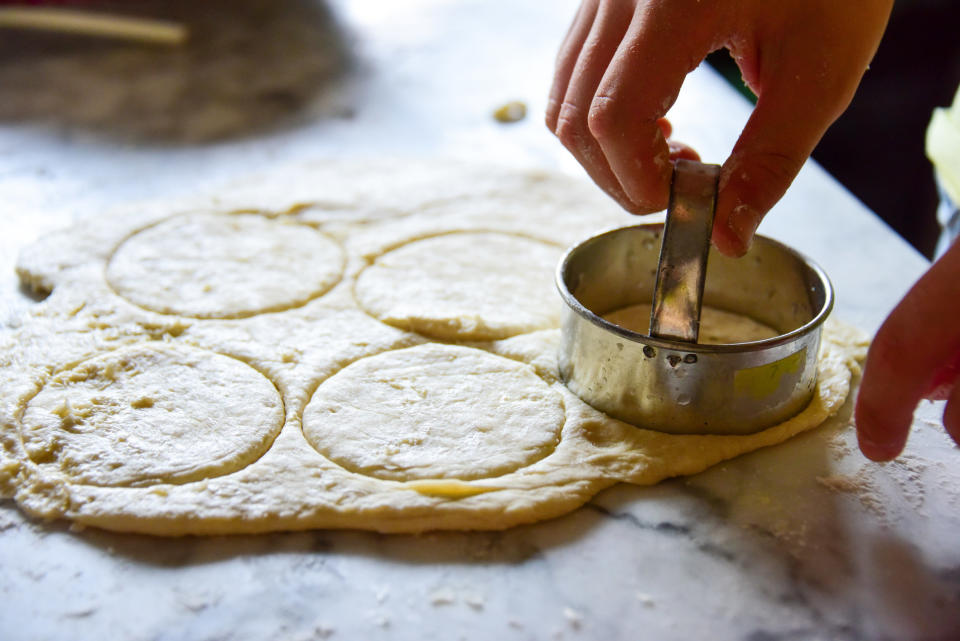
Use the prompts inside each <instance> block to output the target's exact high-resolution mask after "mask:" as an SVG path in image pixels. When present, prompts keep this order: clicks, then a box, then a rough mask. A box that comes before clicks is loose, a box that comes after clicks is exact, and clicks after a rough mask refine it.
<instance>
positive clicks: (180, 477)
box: [21, 343, 284, 487]
mask: <svg viewBox="0 0 960 641" xmlns="http://www.w3.org/2000/svg"><path fill="white" fill-rule="evenodd" d="M283 419H284V411H283V403H282V401H281V400H280V396H279V395H278V393H277V390H276V388H275V387H274V386H273V384H272V383H271V382H270V381H269V380H267V379H266V378H265V377H264V376H263V375H262V374H260V373H259V372H257V371H256V370H255V369H253V368H252V367H250V366H249V365H246V364H244V363H242V362H240V361H238V360H236V359H234V358H230V357H228V356H223V355H221V354H216V353H213V352H208V351H206V350H201V349H196V348H193V347H188V346H185V345H176V344H168V343H158V344H152V343H147V344H142V345H135V346H132V347H125V348H121V349H119V350H117V351H115V352H110V353H108V354H103V355H100V356H97V357H95V358H92V359H90V360H88V361H84V362H82V363H80V364H79V365H76V366H74V367H72V368H70V369H67V370H64V371H62V372H60V373H59V374H56V375H55V376H54V377H53V378H52V379H50V380H49V381H48V382H47V383H46V385H44V387H43V389H41V390H40V392H39V393H37V395H36V396H34V397H33V398H32V399H31V400H30V402H29V403H28V404H27V406H26V409H25V411H24V414H23V418H22V421H21V438H22V439H23V444H24V447H25V449H26V451H27V454H28V455H29V456H30V458H31V459H32V460H33V461H34V462H35V463H38V464H40V465H46V466H53V467H54V468H55V469H57V470H59V472H60V473H62V474H63V475H64V476H65V477H67V478H68V479H69V480H70V481H71V482H74V483H84V484H90V485H100V486H113V487H116V486H121V487H124V486H144V485H151V484H156V483H186V482H189V481H195V480H198V479H202V478H209V477H213V476H220V475H223V474H229V473H231V472H235V471H237V470H239V469H241V468H243V467H245V466H246V465H248V464H250V463H251V462H253V461H255V460H256V459H257V458H259V457H260V456H261V455H262V454H263V452H265V451H266V449H267V448H268V447H269V446H270V444H271V443H272V442H273V439H274V437H275V436H276V435H277V433H278V432H279V431H280V428H281V427H282V425H283Z"/></svg>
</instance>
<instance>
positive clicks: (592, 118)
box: [587, 96, 617, 139]
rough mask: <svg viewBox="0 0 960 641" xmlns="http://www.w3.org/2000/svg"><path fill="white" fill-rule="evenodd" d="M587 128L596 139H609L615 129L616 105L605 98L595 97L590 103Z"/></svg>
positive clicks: (611, 100)
mask: <svg viewBox="0 0 960 641" xmlns="http://www.w3.org/2000/svg"><path fill="white" fill-rule="evenodd" d="M587 128H588V129H589V130H590V133H591V134H592V135H593V136H594V137H595V138H597V139H606V138H610V137H611V136H612V135H613V133H614V132H615V131H616V129H617V115H616V103H615V102H614V100H613V99H611V98H609V97H607V96H597V97H596V98H594V99H593V102H592V103H590V113H589V114H587Z"/></svg>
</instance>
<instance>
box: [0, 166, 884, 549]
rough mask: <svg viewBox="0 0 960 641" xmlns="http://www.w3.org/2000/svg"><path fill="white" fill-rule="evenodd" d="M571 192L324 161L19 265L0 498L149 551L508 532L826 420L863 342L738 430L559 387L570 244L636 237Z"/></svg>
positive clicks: (1, 390) (2, 341)
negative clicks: (212, 538)
mask: <svg viewBox="0 0 960 641" xmlns="http://www.w3.org/2000/svg"><path fill="white" fill-rule="evenodd" d="M636 223H637V219H636V218H634V217H631V216H628V215H627V214H625V213H623V212H621V211H619V209H618V208H616V207H615V206H614V205H613V204H612V203H610V202H608V201H607V199H606V198H605V197H603V196H602V195H601V194H599V193H598V192H597V190H596V189H595V188H593V187H592V186H589V185H586V184H583V183H581V182H579V181H577V180H573V179H571V178H569V177H565V176H559V175H552V174H548V173H543V172H531V171H517V170H508V169H502V168H491V167H479V166H473V165H464V164H457V163H439V164H437V163H430V162H421V163H418V162H407V163H403V164H401V163H397V162H392V161H388V160H383V161H377V162H361V161H352V162H342V161H337V162H317V163H312V164H301V165H297V166H295V167H287V168H282V169H278V170H276V171H272V172H268V173H266V174H263V175H259V176H254V177H251V178H249V179H247V180H244V181H242V182H239V183H237V184H235V185H231V186H226V187H222V188H220V189H218V190H217V191H216V192H215V193H212V194H209V195H206V196H197V197H195V198H193V199H191V200H188V201H177V202H167V203H147V204H142V205H131V206H129V207H125V208H123V209H121V210H118V211H115V212H108V213H103V214H101V215H97V216H94V217H90V219H89V220H88V221H87V222H86V223H84V224H82V225H78V226H76V227H74V228H71V229H68V230H64V231H63V232H59V233H54V234H51V235H49V236H47V237H44V238H41V239H39V240H38V241H37V242H35V243H34V244H32V245H30V246H28V247H25V248H24V249H23V251H22V253H21V255H20V257H19V261H18V273H19V275H20V277H21V279H22V280H23V282H24V283H25V284H26V285H27V286H29V287H32V288H34V289H35V290H37V291H39V292H44V293H49V296H48V297H47V298H46V299H45V300H43V301H42V302H40V303H38V304H37V305H36V306H35V308H33V309H32V310H31V311H30V312H29V313H27V314H25V315H23V317H21V318H18V319H16V320H15V321H14V322H13V323H12V325H11V326H10V327H7V328H5V329H4V331H3V332H2V334H0V370H2V380H0V493H2V495H3V496H10V497H13V498H15V499H16V501H17V503H18V504H19V505H20V506H21V508H22V509H24V510H25V511H26V512H28V513H30V514H32V515H35V516H38V517H43V518H51V519H52V518H65V519H69V520H72V521H74V522H76V523H78V524H83V525H91V526H97V527H102V528H106V529H111V530H119V531H129V532H143V533H150V534H157V535H171V536H173V535H185V534H221V533H248V532H267V531H276V530H299V529H308V528H360V529H367V530H376V531H381V532H422V531H427V530H433V529H480V530H484V529H502V528H507V527H511V526H514V525H518V524H522V523H530V522H534V521H538V520H543V519H548V518H552V517H556V516H559V515H561V514H564V513H566V512H569V511H571V510H573V509H575V508H577V507H578V506H580V505H582V504H583V503H584V502H586V501H587V500H589V499H590V497H592V496H593V495H594V494H596V493H597V492H599V491H600V490H602V489H604V488H606V487H608V486H610V485H613V484H615V483H618V482H627V483H636V484H652V483H656V482H658V481H660V480H662V479H665V478H668V477H672V476H678V475H686V474H695V473H697V472H699V471H701V470H704V469H706V468H707V467H709V466H711V465H714V464H716V463H718V462H720V461H723V460H726V459H729V458H732V457H735V456H737V455H739V454H742V453H745V452H749V451H752V450H755V449H757V448H760V447H766V446H769V445H774V444H776V443H779V442H782V441H784V440H785V439H788V438H790V437H791V436H794V435H795V434H797V433H800V432H802V431H804V430H808V429H811V428H813V427H815V426H817V425H819V424H821V423H822V422H824V421H825V420H826V419H828V417H830V416H831V415H833V414H835V413H836V412H837V411H838V410H839V409H840V407H841V406H842V405H843V403H844V402H845V400H846V398H847V397H848V395H849V394H850V385H851V378H852V374H854V373H856V372H857V371H858V361H859V360H861V359H862V358H863V355H864V352H865V346H866V341H865V340H864V337H863V336H862V335H861V334H860V333H858V332H856V331H855V330H852V329H851V328H849V327H846V326H843V325H840V324H839V323H831V324H828V326H827V328H826V331H825V336H824V341H823V345H822V349H821V354H820V369H819V383H818V390H817V394H816V396H815V397H814V399H813V401H812V402H811V403H810V405H809V407H807V408H806V409H805V410H804V411H803V412H801V413H800V414H799V415H797V416H796V417H794V418H792V419H790V420H789V421H786V422H784V423H782V424H780V425H776V426H773V427H771V428H769V429H767V430H764V431H762V432H760V433H758V434H753V435H749V436H678V435H668V434H662V433H658V432H653V431H650V430H644V429H641V428H637V427H634V426H632V425H627V424H624V423H621V422H619V421H616V420H614V419H611V418H609V417H607V416H605V415H603V414H602V413H600V412H598V411H596V410H594V409H593V408H591V407H590V406H588V405H586V404H584V403H583V402H582V401H580V400H579V399H578V398H577V397H575V396H574V395H573V394H571V393H570V392H569V391H568V390H567V388H566V387H565V386H564V385H563V383H562V382H561V381H560V380H559V378H558V374H557V363H556V351H557V346H558V339H559V330H558V329H557V325H558V318H559V314H560V308H561V304H562V303H561V300H560V298H559V295H558V294H557V293H556V290H555V287H554V285H553V270H554V268H555V265H556V262H557V260H558V259H559V257H560V256H561V254H562V252H563V248H565V247H567V246H569V245H571V244H573V243H575V242H578V241H579V240H582V239H583V238H585V237H587V236H589V235H591V234H593V233H596V232H598V231H600V230H603V229H609V228H611V227H616V226H622V225H628V224H636Z"/></svg>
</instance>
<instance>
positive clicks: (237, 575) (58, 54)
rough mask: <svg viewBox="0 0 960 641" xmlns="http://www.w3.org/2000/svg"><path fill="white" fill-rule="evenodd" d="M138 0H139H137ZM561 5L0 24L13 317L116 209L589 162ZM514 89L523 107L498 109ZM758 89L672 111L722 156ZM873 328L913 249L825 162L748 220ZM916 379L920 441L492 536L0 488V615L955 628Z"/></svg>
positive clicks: (682, 489) (673, 487) (775, 452)
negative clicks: (89, 27) (311, 524)
mask: <svg viewBox="0 0 960 641" xmlns="http://www.w3.org/2000/svg"><path fill="white" fill-rule="evenodd" d="M120 4H126V3H120ZM575 4H576V3H575V2H574V1H573V0H563V1H562V2H541V1H538V0H512V1H510V2H501V1H499V0H497V1H492V0H464V1H461V2H452V1H443V0H412V1H410V2H384V1H374V0H337V1H336V2H330V3H329V4H322V3H315V2H310V1H308V0H283V1H279V2H266V1H265V0H259V1H258V0H241V1H239V2H226V1H225V0H207V1H205V2H202V3H194V2H187V1H186V0H182V1H180V0H178V1H175V2H160V1H159V0H158V1H156V2H154V1H153V0H150V1H148V2H138V3H134V4H132V5H131V6H132V9H129V10H132V11H140V12H144V13H151V14H154V15H166V16H169V17H174V18H179V19H183V20H186V21H188V22H189V23H190V24H191V25H193V27H194V33H195V36H196V39H195V40H194V42H193V43H192V44H191V45H190V46H189V47H188V48H186V49H183V50H173V51H165V50H154V49H143V48H139V47H136V46H132V45H120V44H108V43H98V42H89V41H84V40H81V39H78V38H69V39H65V38H61V37H56V36H37V35H27V34H14V33H8V32H3V33H0V300H2V307H0V317H2V318H9V317H11V316H13V315H15V314H17V313H19V312H20V311H22V310H24V309H27V308H29V306H30V305H32V304H33V301H32V300H30V299H29V298H28V297H26V296H25V295H24V293H23V292H22V291H20V290H19V289H18V286H17V282H16V279H15V277H14V275H13V272H12V266H13V263H14V257H15V253H16V251H17V248H18V247H20V246H22V245H23V244H25V243H27V242H29V241H30V239H32V238H34V237H36V236H37V235H39V234H42V233H44V232H46V231H49V230H51V229H54V228H56V227H59V226H62V225H65V224H68V223H69V222H71V221H75V220H76V221H81V222H82V221H83V220H84V219H86V218H88V217H92V216H96V215H97V214H98V212H100V211H102V210H103V209H105V208H109V207H113V206H116V205H117V204H118V203H124V202H127V201H131V200H138V199H153V198H158V197H159V198H162V197H166V196H174V195H178V194H182V193H188V192H190V191H193V190H197V189H208V188H209V187H210V186H211V185H215V184H217V183H222V182H227V181H230V180H231V179H235V178H236V177H238V176H242V175H244V174H246V173H248V172H251V171H254V170H257V169H260V168H263V167H267V166H270V165H272V164H275V163H279V162H288V161H296V160H299V159H307V158H313V157H322V156H331V155H335V154H339V155H344V154H347V155H356V156H364V155H371V154H376V155H392V156H395V155H404V154H409V155H417V156H437V157H457V158H476V159H484V160H488V161H491V162H497V163H503V164H511V165H525V166H538V167H546V168H551V169H556V170H559V171H564V172H568V173H569V174H570V175H571V179H576V180H582V179H583V174H582V172H581V170H580V169H579V168H578V167H577V166H576V164H575V163H574V161H573V160H572V159H571V158H570V157H569V156H568V155H567V154H566V153H565V152H564V151H563V150H562V148H560V146H559V144H558V143H556V141H554V140H553V139H552V138H551V137H550V136H549V134H548V132H546V130H545V129H544V127H543V124H542V120H541V117H540V114H541V113H542V112H543V108H544V105H545V96H546V91H547V88H548V87H549V83H550V74H551V68H552V63H553V56H554V52H555V50H556V48H557V46H558V43H559V41H560V39H561V38H562V36H563V34H564V32H565V29H566V26H567V23H568V22H569V20H570V19H571V17H572V15H573V11H574V8H575ZM508 100H523V101H525V102H526V103H527V105H528V107H529V114H530V115H529V116H528V118H527V119H526V120H524V121H522V122H519V123H515V124H511V125H502V124H499V123H497V122H495V121H494V120H493V119H492V118H491V112H492V111H493V110H494V109H495V108H496V107H497V106H499V105H500V104H502V103H504V102H506V101H508ZM747 114H748V106H747V104H746V103H745V102H744V101H742V100H741V99H740V98H739V96H737V95H736V94H735V93H734V92H732V91H731V90H730V89H728V88H727V87H726V86H725V85H724V84H723V82H722V81H721V80H720V79H719V78H718V77H717V76H715V75H714V74H712V73H711V72H710V71H709V70H707V69H699V70H697V71H696V72H695V73H694V74H693V75H692V76H691V77H690V78H689V80H688V82H687V83H686V85H685V87H684V90H683V92H682V93H681V95H680V98H679V100H678V102H677V104H676V105H675V107H674V109H673V110H672V111H671V114H670V117H671V119H672V120H673V122H674V126H675V131H676V132H677V135H678V137H680V138H681V139H683V140H685V141H686V142H688V143H691V144H693V145H694V146H695V147H697V148H698V149H699V150H700V151H701V153H702V155H703V156H704V158H705V159H706V160H708V161H713V162H719V161H721V160H722V158H723V157H724V155H725V153H726V151H727V150H729V148H730V147H731V146H732V144H733V141H734V140H735V139H736V136H737V132H738V131H739V128H740V127H741V126H742V124H743V123H744V122H745V120H746V117H747ZM761 232H762V233H766V234H769V235H772V236H775V237H777V238H780V239H783V240H785V241H786V242H788V243H789V244H791V245H793V246H794V247H797V248H798V249H800V250H801V251H803V252H805V253H807V254H809V255H810V256H812V257H813V258H814V259H815V260H817V261H818V262H820V263H821V264H822V265H823V266H824V267H825V268H826V270H827V272H828V273H829V274H830V275H831V277H832V279H833V281H834V284H835V285H836V288H837V290H838V305H837V309H836V314H837V315H838V316H839V317H841V318H843V319H844V320H847V321H848V322H853V323H855V324H858V325H860V326H862V327H864V328H865V329H868V330H872V329H874V328H875V327H876V326H877V325H878V324H879V323H880V322H881V320H882V319H883V317H884V315H885V314H886V312H887V311H888V310H889V308H890V307H891V306H892V305H893V304H894V303H895V302H896V301H897V300H898V299H899V297H900V296H901V295H902V294H903V292H904V291H905V290H906V289H907V287H909V285H910V284H911V283H912V282H913V280H914V279H915V278H916V277H917V276H918V275H919V274H920V273H921V272H922V270H923V269H924V268H925V264H926V263H925V261H924V260H923V259H922V258H921V257H920V256H918V255H917V254H916V253H914V252H913V250H911V249H910V248H909V247H908V246H907V245H906V244H905V243H904V242H902V241H901V240H900V239H898V238H897V237H896V236H894V235H893V234H892V233H891V232H890V231H889V230H888V229H886V228H885V227H884V226H883V224H882V223H880V222H878V221H877V220H876V219H875V218H874V217H873V216H872V215H871V214H870V212H868V211H867V210H865V209H864V208H863V207H862V206H861V205H860V204H859V203H857V202H856V201H855V199H853V198H852V197H851V196H850V195H849V194H848V193H847V192H846V191H844V190H843V188H842V187H840V186H839V185H838V184H836V183H835V182H834V181H833V180H832V179H831V178H830V177H829V176H827V175H826V174H825V173H824V172H823V171H822V170H821V169H819V168H818V167H816V166H815V165H813V164H808V166H807V167H805V169H804V171H803V172H802V173H801V175H800V177H799V178H798V180H797V181H796V183H795V184H794V187H793V188H792V189H791V191H790V192H789V193H788V194H787V196H786V197H785V198H784V200H783V201H782V202H781V203H780V204H779V205H778V206H777V207H776V209H775V211H774V212H773V213H772V214H771V215H770V217H769V218H768V219H767V221H765V222H764V224H763V226H762V227H761ZM940 411H942V406H941V405H936V404H925V405H924V406H922V407H921V409H920V410H919V412H918V414H917V418H916V421H915V426H914V432H913V434H912V436H911V440H910V443H909V445H908V449H907V451H906V453H905V455H904V456H903V457H902V458H901V459H899V460H898V461H897V462H894V463H890V464H887V465H882V466H881V465H875V464H872V463H869V462H867V461H866V460H865V459H863V458H862V457H861V456H860V455H859V453H858V452H857V451H856V448H855V442H854V438H853V435H852V433H851V432H850V429H849V408H847V409H846V411H845V413H842V414H841V415H840V416H839V417H837V418H836V419H834V420H832V421H831V422H830V423H829V424H828V425H826V426H825V427H824V428H822V429H819V430H817V431H814V432H813V433H810V434H806V435H803V436H800V437H798V438H796V439H794V440H792V441H790V442H788V443H786V444H784V445H782V446H779V447H776V448H772V449H769V450H763V451H759V452H755V453H753V454H751V455H748V456H744V457H741V458H739V459H736V460H734V461H730V462H728V463H726V464H723V465H720V466H717V467H715V468H713V469H711V470H708V471H707V472H705V473H703V474H700V475H697V476H695V477H692V478H688V479H678V480H674V481H669V482H666V483H662V484H660V485H658V486H656V487H652V488H637V487H629V486H618V487H615V488H612V489H610V490H608V491H606V492H604V493H602V494H600V495H599V496H597V497H596V498H595V499H594V500H593V501H591V502H590V503H589V504H588V505H587V506H585V507H584V508H582V509H580V510H578V511H576V512H574V513H572V514H570V515H568V516H566V517H563V518H560V519H556V520H553V521H550V522H547V523H541V524H537V525H533V526H528V527H520V528H515V529H513V530H509V531H506V532H502V533H442V534H428V535H423V536H417V537H413V536H381V535H376V534H370V533H364V532H322V531H321V532H307V533H296V534H277V535H270V536H257V537H246V536H243V537H212V538H186V539H173V540H164V539H157V538H151V537H142V536H128V535H118V534H111V533H106V532H100V531H95V530H84V531H73V530H71V529H70V528H69V527H67V526H66V525H64V524H59V523H55V524H46V523H35V522H29V521H27V520H25V519H24V518H23V517H22V516H21V515H20V514H19V512H18V511H17V510H16V508H15V506H13V505H12V503H11V502H9V501H7V502H4V503H2V504H0V639H3V640H9V641H20V640H28V639H29V640H42V639H134V640H154V639H156V640H181V639H187V640H198V641H199V640H211V641H212V640H215V639H216V640H230V641H246V640H250V641H253V640H262V639H283V640H289V641H303V640H308V639H438V640H440V639H442V640H448V639H591V640H593V639H611V640H614V639H723V640H725V639H731V640H733V639H738V640H745V641H746V640H749V641H787V640H805V639H837V640H849V641H854V640H857V641H859V640H871V641H872V640H886V639H890V640H898V641H899V640H904V641H907V640H910V641H913V640H917V639H943V640H949V639H957V638H960V545H958V544H957V540H958V539H957V533H958V532H960V478H958V475H960V455H958V452H957V449H956V448H955V447H954V446H953V445H952V443H951V442H950V441H949V440H948V439H947V438H946V436H944V434H943V433H942V429H941V428H939V426H938V424H937V421H938V413H939V412H940Z"/></svg>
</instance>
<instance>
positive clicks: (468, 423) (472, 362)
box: [303, 343, 565, 481]
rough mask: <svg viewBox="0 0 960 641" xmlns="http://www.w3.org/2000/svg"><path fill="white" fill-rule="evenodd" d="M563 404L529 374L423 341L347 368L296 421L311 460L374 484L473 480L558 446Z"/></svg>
mask: <svg viewBox="0 0 960 641" xmlns="http://www.w3.org/2000/svg"><path fill="white" fill-rule="evenodd" d="M564 419H565V414H564V407H563V401H562V399H561V397H560V395H559V394H557V393H556V392H555V391H554V390H552V389H550V387H549V386H548V385H547V383H546V382H544V381H543V379H541V378H540V377H539V376H537V375H536V374H535V373H534V370H533V368H532V367H531V366H529V365H527V364H525V363H520V362H517V361H513V360H510V359H507V358H503V357H500V356H495V355H493V354H490V353H487V352H484V351H482V350H478V349H473V348H469V347H460V346H455V345H440V344H436V343H428V344H425V345H418V346H416V347H409V348H406V349H400V350H396V351H391V352H386V353H383V354H379V355H377V356H371V357H369V358H364V359H361V360H359V361H356V362H354V363H352V364H350V365H348V366H347V367H345V368H344V369H343V370H341V371H339V372H338V373H336V374H334V375H333V376H331V377H330V378H328V379H327V380H326V381H324V382H323V383H322V384H321V385H320V387H318V388H317V391H316V392H315V393H314V395H313V398H312V399H311V400H310V402H309V404H308V405H307V407H306V409H305V410H304V414H303V432H304V435H305V436H306V438H307V440H308V441H309V442H310V444H311V445H313V446H314V447H315V448H316V449H317V451H319V452H320V453H321V454H323V455H324V456H326V457H327V458H329V459H330V460H332V461H333V462H335V463H337V464H338V465H340V466H342V467H344V468H346V469H347V470H349V471H351V472H357V473H360V474H365V475H368V476H373V477H376V478H380V479H389V480H396V481H410V480H420V479H462V480H471V479H480V478H489V477H493V476H499V475H501V474H506V473H508V472H512V471H514V470H517V469H519V468H521V467H524V466H527V465H530V464H531V463H534V462H536V461H538V460H540V459H542V458H543V457H545V456H547V455H548V454H550V453H551V452H552V451H553V450H554V448H555V447H556V445H557V443H558V442H559V440H560V430H561V428H562V427H563V422H564Z"/></svg>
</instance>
